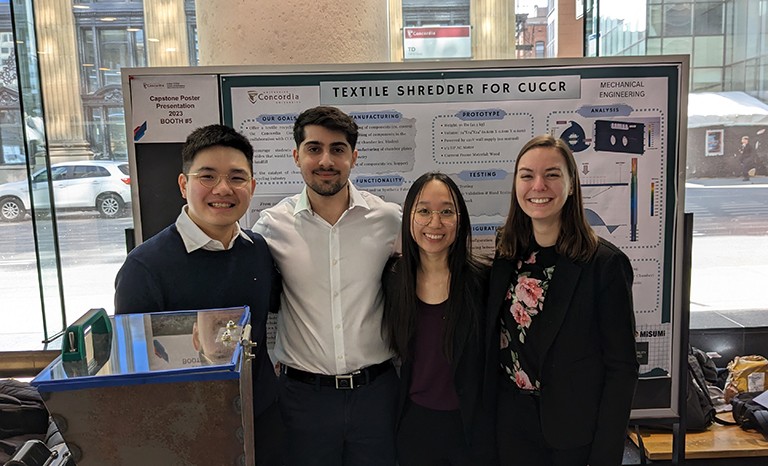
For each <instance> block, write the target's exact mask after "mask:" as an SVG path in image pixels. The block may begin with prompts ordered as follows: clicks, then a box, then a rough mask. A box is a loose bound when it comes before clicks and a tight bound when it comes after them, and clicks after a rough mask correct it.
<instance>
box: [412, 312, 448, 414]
mask: <svg viewBox="0 0 768 466" xmlns="http://www.w3.org/2000/svg"><path fill="white" fill-rule="evenodd" d="M447 311H448V302H447V301H445V302H442V303H440V304H426V303H423V302H421V300H419V301H418V317H417V318H416V335H415V338H414V345H413V372H412V374H411V375H412V377H411V387H410V389H409V391H408V394H409V396H410V399H411V401H412V402H414V403H416V404H417V405H420V406H423V407H425V408H429V409H435V410H441V411H450V410H456V409H459V396H458V395H457V394H456V388H455V387H454V384H453V369H452V368H451V363H450V362H449V361H448V358H446V357H445V355H444V354H443V332H444V331H445V319H444V316H445V313H446V312H447Z"/></svg>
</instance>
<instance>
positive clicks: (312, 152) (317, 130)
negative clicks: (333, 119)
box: [293, 125, 357, 197]
mask: <svg viewBox="0 0 768 466" xmlns="http://www.w3.org/2000/svg"><path fill="white" fill-rule="evenodd" d="M293 159H294V161H295V162H296V166H297V167H299V169H300V170H301V176H302V178H304V182H305V183H306V184H307V186H308V187H309V188H310V189H311V190H312V191H313V192H314V193H315V194H318V195H320V196H325V197H330V196H335V195H337V194H339V193H343V191H342V190H343V189H344V188H346V186H347V181H348V180H349V173H350V171H351V170H352V167H354V166H355V161H356V160H357V151H356V150H353V149H352V146H350V145H349V142H347V138H346V135H345V134H344V133H343V132H341V131H332V130H329V129H327V128H325V127H323V126H319V125H307V126H305V127H304V140H303V141H302V142H301V144H300V145H299V147H298V148H297V149H294V151H293Z"/></svg>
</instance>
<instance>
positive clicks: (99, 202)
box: [0, 160, 131, 222]
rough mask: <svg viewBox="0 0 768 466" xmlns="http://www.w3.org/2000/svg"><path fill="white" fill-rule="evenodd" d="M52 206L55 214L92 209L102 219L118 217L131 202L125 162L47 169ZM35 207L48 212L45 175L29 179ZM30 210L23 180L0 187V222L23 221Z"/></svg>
mask: <svg viewBox="0 0 768 466" xmlns="http://www.w3.org/2000/svg"><path fill="white" fill-rule="evenodd" d="M51 184H52V185H53V198H54V205H55V207H56V209H57V210H64V209H76V210H90V209H96V210H98V211H99V214H101V216H102V217H106V218H114V217H117V216H119V215H120V214H121V213H122V212H123V209H124V208H125V207H126V205H127V204H129V203H130V202H131V178H130V176H129V171H128V163H127V162H111V161H100V160H87V161H78V162H62V163H56V164H53V165H51ZM32 189H33V197H34V199H35V206H36V207H37V208H38V209H40V208H42V209H44V210H45V209H48V208H49V196H48V172H47V171H46V170H45V169H42V170H38V171H36V172H35V173H34V174H33V175H32ZM31 208H32V205H31V202H30V198H29V183H28V181H27V180H23V181H15V182H12V183H5V184H2V185H0V220H2V221H6V222H15V221H19V220H22V219H24V216H25V215H26V213H27V212H29V211H30V210H31Z"/></svg>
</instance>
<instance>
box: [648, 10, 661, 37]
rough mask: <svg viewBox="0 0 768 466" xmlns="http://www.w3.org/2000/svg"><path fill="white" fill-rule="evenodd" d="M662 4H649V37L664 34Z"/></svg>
mask: <svg viewBox="0 0 768 466" xmlns="http://www.w3.org/2000/svg"><path fill="white" fill-rule="evenodd" d="M661 8H662V7H661V5H650V6H648V37H656V36H660V35H661V34H662V31H663V29H662V24H663V18H662V16H663V15H662V9H661Z"/></svg>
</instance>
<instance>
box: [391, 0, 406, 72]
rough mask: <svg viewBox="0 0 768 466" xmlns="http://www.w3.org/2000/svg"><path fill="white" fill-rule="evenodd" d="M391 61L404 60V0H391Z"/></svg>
mask: <svg viewBox="0 0 768 466" xmlns="http://www.w3.org/2000/svg"><path fill="white" fill-rule="evenodd" d="M389 61H392V62H399V61H403V0H389Z"/></svg>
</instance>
